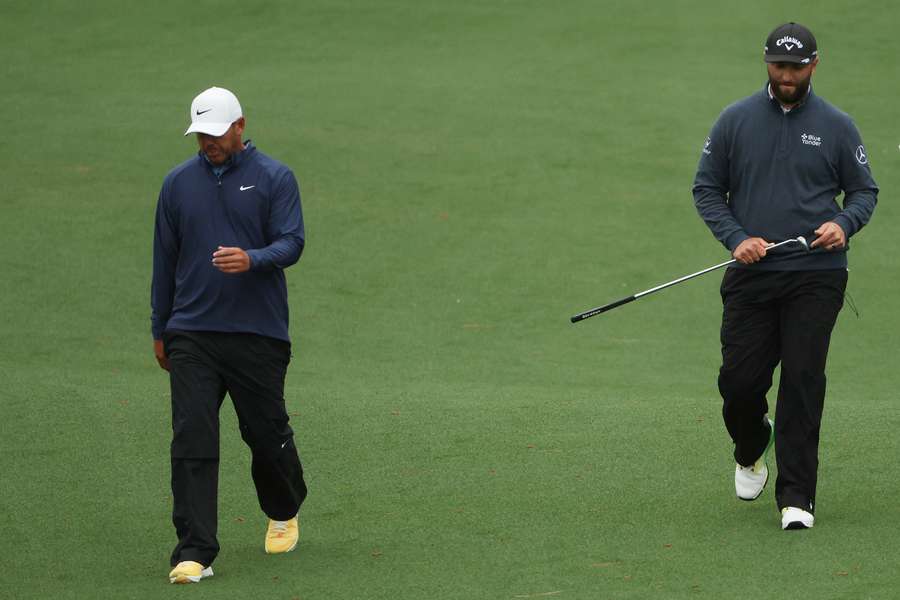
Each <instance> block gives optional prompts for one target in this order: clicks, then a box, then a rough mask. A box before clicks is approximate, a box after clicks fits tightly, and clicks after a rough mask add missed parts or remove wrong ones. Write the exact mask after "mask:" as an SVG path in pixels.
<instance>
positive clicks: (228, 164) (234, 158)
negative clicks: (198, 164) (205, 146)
mask: <svg viewBox="0 0 900 600" xmlns="http://www.w3.org/2000/svg"><path fill="white" fill-rule="evenodd" d="M255 149H256V147H255V146H254V145H253V142H252V141H251V140H247V141H246V142H244V149H243V150H241V151H240V152H237V153H235V154H232V155H231V156H229V157H228V160H226V161H225V162H224V163H222V164H221V165H214V164H212V163H211V162H210V160H209V157H207V156H206V154H204V152H203V151H202V150H201V151H199V152H198V154H199V155H200V156H202V157H203V160H204V161H205V162H206V164H207V165H208V166H209V168H210V169H212V172H213V173H214V174H215V175H216V177H221V176H222V173H224V172H225V171H228V170H229V169H234V168H237V167H238V166H239V165H240V164H241V163H242V162H244V160H245V159H246V157H247V156H248V155H249V154H250V151H251V150H255Z"/></svg>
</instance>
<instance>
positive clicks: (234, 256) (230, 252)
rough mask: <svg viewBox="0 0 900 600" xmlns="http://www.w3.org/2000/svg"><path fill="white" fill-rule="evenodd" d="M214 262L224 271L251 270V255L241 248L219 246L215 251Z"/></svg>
mask: <svg viewBox="0 0 900 600" xmlns="http://www.w3.org/2000/svg"><path fill="white" fill-rule="evenodd" d="M212 263H213V265H214V266H215V267H216V268H217V269H219V270H220V271H222V272H223V273H243V272H244V271H249V270H250V256H248V255H247V253H246V252H244V251H243V250H242V249H240V248H226V247H222V246H219V249H218V250H216V251H215V252H213V259H212Z"/></svg>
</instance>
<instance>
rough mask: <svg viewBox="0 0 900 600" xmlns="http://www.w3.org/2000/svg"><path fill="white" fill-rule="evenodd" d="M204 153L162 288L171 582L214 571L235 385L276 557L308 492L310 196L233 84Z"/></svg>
mask: <svg viewBox="0 0 900 600" xmlns="http://www.w3.org/2000/svg"><path fill="white" fill-rule="evenodd" d="M191 121H192V122H191V126H190V127H189V128H188V130H187V132H186V133H185V135H188V134H190V133H196V135H197V141H198V143H199V146H200V153H199V154H198V155H197V156H195V157H194V158H191V159H190V160H188V161H186V162H184V163H183V164H181V165H179V166H178V167H176V168H175V169H173V170H172V171H171V172H170V173H169V174H168V176H167V177H166V178H165V180H164V181H163V185H162V190H161V191H160V194H159V202H158V204H157V209H156V227H155V235H154V241H153V283H152V286H151V305H152V309H153V310H152V317H151V320H152V333H153V340H154V343H153V346H154V352H155V354H156V359H157V361H158V362H159V365H160V367H162V368H163V369H165V370H166V371H168V372H169V379H170V384H171V390H172V445H171V464H172V496H173V508H172V522H173V524H174V525H175V533H176V535H177V537H178V543H177V545H176V546H175V549H174V550H173V552H172V555H171V558H170V564H171V567H172V570H171V572H170V573H169V581H171V582H172V583H196V582H198V581H200V580H201V579H203V578H205V577H209V576H211V575H212V566H211V565H212V563H213V561H214V560H215V558H216V556H217V554H218V552H219V542H218V539H217V537H216V532H217V527H218V523H217V518H216V515H217V502H218V500H217V494H218V491H217V489H218V472H219V471H218V469H219V408H220V406H221V404H222V401H223V400H224V398H225V394H226V393H227V394H228V395H229V396H230V397H231V400H232V402H233V404H234V408H235V412H236V413H237V418H238V423H239V425H240V432H241V437H242V438H243V440H244V441H245V442H246V443H247V445H248V446H249V447H250V450H251V452H252V463H251V475H252V478H253V483H254V485H255V487H256V494H257V498H258V499H259V505H260V508H261V509H262V511H263V512H264V513H265V514H266V515H267V516H268V518H269V525H268V529H267V532H266V536H265V543H264V548H265V551H266V552H267V553H270V554H276V553H282V552H290V551H291V550H293V549H294V547H295V546H296V545H297V541H298V539H299V522H298V512H299V509H300V505H301V504H302V503H303V500H304V499H305V498H306V494H307V489H306V483H305V481H304V478H303V467H302V465H301V463H300V458H299V455H298V453H297V448H296V446H295V445H294V436H293V430H292V429H291V426H290V425H289V424H288V421H289V417H288V414H287V411H286V409H285V400H284V380H285V375H286V373H287V368H288V364H289V363H290V360H291V344H290V337H289V336H288V302H287V286H286V283H285V276H284V269H286V268H287V267H289V266H290V265H292V264H294V263H295V262H297V260H298V259H299V258H300V253H301V252H302V250H303V243H304V237H303V217H302V213H301V209H300V192H299V188H298V185H297V181H296V179H295V178H294V175H293V173H291V171H290V169H288V168H287V167H286V166H284V165H283V164H281V163H279V162H278V161H276V160H273V159H271V158H269V157H268V156H266V155H264V154H262V153H261V152H259V151H258V150H257V149H256V148H255V147H254V146H253V144H252V143H250V142H249V141H247V142H244V141H243V140H242V137H241V136H242V133H243V131H244V124H245V120H244V116H243V112H242V110H241V106H240V104H239V103H238V100H237V98H236V97H235V96H234V94H232V93H231V92H229V91H228V90H225V89H222V88H215V87H214V88H210V89H208V90H206V91H204V92H203V93H201V94H200V95H198V96H197V97H196V98H195V99H194V101H193V103H192V104H191Z"/></svg>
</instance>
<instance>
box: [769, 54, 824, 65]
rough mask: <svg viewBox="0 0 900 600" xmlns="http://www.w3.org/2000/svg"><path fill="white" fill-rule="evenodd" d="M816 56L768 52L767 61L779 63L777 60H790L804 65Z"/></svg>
mask: <svg viewBox="0 0 900 600" xmlns="http://www.w3.org/2000/svg"><path fill="white" fill-rule="evenodd" d="M813 60H815V57H814V56H813V57H809V56H796V55H790V54H766V56H765V61H766V62H767V63H777V62H789V63H798V64H803V65H808V64H810V63H811V62H812V61H813Z"/></svg>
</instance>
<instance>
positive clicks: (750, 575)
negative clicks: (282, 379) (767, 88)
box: [0, 0, 900, 600]
mask: <svg viewBox="0 0 900 600" xmlns="http://www.w3.org/2000/svg"><path fill="white" fill-rule="evenodd" d="M898 19H900V6H898V5H897V4H896V3H893V2H888V1H887V0H883V1H880V2H867V3H865V4H862V5H859V4H848V3H845V2H837V1H833V0H827V1H819V2H812V1H799V2H795V3H792V4H790V5H789V6H788V5H785V4H784V3H783V2H774V1H770V0H769V1H764V2H754V3H747V2H737V1H734V0H729V1H725V2H700V1H674V2H670V3H657V2H624V1H605V2H604V1H571V2H569V1H566V2H559V3H547V2H536V1H527V0H521V1H516V0H510V1H497V2H474V1H468V0H465V1H459V2H435V1H430V0H427V1H418V2H412V1H400V0H397V1H376V2H358V1H357V2H353V1H329V2H321V1H302V2H259V1H245V2H232V1H220V2H210V1H206V0H197V1H193V2H185V3H182V2H173V1H171V0H160V1H157V2H147V3H136V2H101V1H95V2H61V1H32V2H25V1H24V0H11V1H6V2H4V3H3V5H2V6H0V50H2V55H3V57H4V60H3V63H2V66H0V69H2V73H3V82H4V83H3V84H2V86H0V100H2V103H0V106H2V111H3V114H4V116H5V119H4V128H5V131H4V134H5V136H4V143H3V145H2V147H0V164H2V165H3V173H4V175H3V182H2V184H0V248H2V249H3V251H4V252H3V255H4V260H3V261H2V262H0V275H2V277H0V282H2V284H0V285H2V292H0V315H2V318H0V339H2V340H3V344H2V346H0V373H2V375H3V384H2V385H0V431H2V436H0V473H2V476H0V480H2V494H0V502H2V504H0V508H2V509H3V510H2V511H0V597H3V598H23V599H24V598H51V597H52V598H107V597H108V598H138V599H142V598H165V597H170V596H175V595H184V594H190V595H191V596H192V597H195V598H226V599H229V598H267V599H273V600H274V599H282V600H296V599H302V600H313V599H356V598H366V599H369V598H372V599H375V598H390V599H398V598H411V599H412V598H414V599H421V598H501V599H505V598H510V599H512V598H545V597H552V598H561V599H568V598H572V599H575V598H699V597H703V598H717V599H718V598H726V599H727V598H735V599H738V598H740V599H743V598H748V597H754V596H758V597H767V598H792V599H793V598H852V599H860V598H894V597H896V589H897V586H898V583H900V581H898V579H900V578H898V575H897V560H896V557H897V554H898V550H900V541H898V539H897V536H896V524H897V522H898V518H900V508H898V504H897V501H896V498H897V497H898V495H900V484H898V481H897V478H896V476H895V474H894V471H893V468H894V467H893V462H892V461H893V459H894V458H895V457H896V456H897V451H898V438H897V435H896V431H897V428H898V425H900V413H898V410H897V399H898V398H897V391H896V389H897V382H896V376H895V375H894V373H893V368H892V367H891V365H892V364H893V363H892V360H893V359H891V356H893V355H894V354H895V353H896V338H895V337H894V336H895V332H896V331H897V327H898V317H897V311H896V309H895V306H896V298H897V296H898V289H897V288H898V285H900V284H898V278H897V277H896V265H897V260H896V258H895V256H894V252H893V251H892V250H891V248H892V246H891V245H890V244H891V242H890V236H891V235H892V232H893V231H894V230H895V229H896V222H897V209H896V206H895V205H894V203H893V202H892V200H893V196H894V194H893V191H894V190H895V189H897V187H898V183H900V182H898V171H897V165H898V146H897V144H898V142H900V135H898V131H897V130H898V126H897V119H896V116H895V115H894V108H893V105H894V102H893V100H894V99H895V98H896V97H898V95H900V89H898V87H900V80H898V78H897V77H896V75H897V69H896V56H897V53H898V51H900V44H898V41H897V38H896V35H895V29H896V27H895V25H896V23H897V22H898ZM788 20H797V21H800V22H803V23H804V24H806V25H808V26H809V27H810V28H811V29H812V30H813V31H814V32H815V34H816V36H817V38H818V41H819V47H820V54H821V57H822V61H821V64H820V66H819V68H818V70H817V72H816V75H815V77H814V85H815V88H816V91H817V93H818V94H820V95H821V96H823V97H824V98H826V99H827V100H829V101H830V102H832V103H833V104H835V105H837V106H838V107H840V108H841V109H843V110H845V111H847V112H848V113H850V114H851V115H852V116H853V117H854V119H855V121H856V123H857V126H858V127H859V129H860V130H861V132H862V134H863V138H864V140H865V142H866V145H867V149H868V152H869V156H870V159H871V162H872V168H873V172H874V174H875V178H876V180H877V181H878V183H879V185H880V186H881V189H882V193H881V204H880V205H879V206H878V209H877V210H876V213H875V216H874V218H873V221H872V223H871V225H870V226H869V227H867V228H866V229H864V230H863V231H862V232H861V233H860V234H859V235H858V236H856V237H855V238H854V240H853V249H852V252H851V253H850V264H851V276H850V284H849V288H848V290H849V292H850V294H851V296H852V298H853V300H854V302H855V304H856V306H857V307H858V309H859V312H860V317H859V318H857V317H856V316H854V315H853V314H852V312H851V311H849V310H845V311H844V313H843V314H842V315H841V318H840V320H839V323H838V326H837V328H836V331H835V335H834V337H833V344H832V351H831V355H830V361H829V371H828V374H829V392H828V398H827V400H826V411H825V418H824V425H823V431H822V443H821V447H820V460H821V467H820V474H819V481H820V483H819V491H818V506H817V513H816V519H817V521H816V527H815V529H813V530H811V531H808V532H803V533H801V534H787V533H783V532H781V530H780V527H779V518H778V514H777V511H776V507H775V504H774V495H773V487H774V486H770V488H769V489H767V491H766V492H765V493H764V495H763V496H762V497H761V499H760V500H759V501H757V502H754V503H742V502H738V501H737V500H735V498H734V491H733V484H732V471H733V462H732V458H731V444H730V441H729V439H728V436H727V434H726V432H725V430H724V427H723V426H722V424H721V422H720V417H719V413H720V400H719V397H718V393H717V389H716V383H715V381H716V379H715V378H716V374H717V369H718V364H719V363H718V361H719V346H718V328H719V319H720V314H721V306H720V301H719V297H718V283H719V275H709V276H706V277H705V278H701V279H699V280H696V281H693V282H691V283H689V284H685V285H683V286H678V287H676V288H673V289H671V290H667V291H666V292H663V293H662V294H658V295H655V296H652V297H650V298H647V299H645V300H642V301H641V302H639V303H635V304H631V305H629V306H627V307H623V308H621V309H618V310H617V311H615V312H614V313H610V314H608V315H604V316H602V317H597V318H595V319H591V320H590V321H587V322H585V323H582V324H579V325H576V326H573V325H570V324H569V321H568V317H569V316H571V315H572V314H574V313H576V312H579V311H581V310H585V309H587V308H590V307H592V306H597V305H599V304H603V303H605V302H608V301H611V300H614V299H617V298H619V297H622V296H625V295H628V294H631V293H633V292H636V291H639V290H642V289H646V288H648V287H651V286H652V285H655V284H657V283H660V282H662V281H667V280H669V279H673V278H675V277H677V276H680V275H683V274H685V273H688V272H692V271H695V270H698V269H700V268H702V267H705V266H708V265H711V264H715V263H717V262H720V261H722V260H725V259H726V258H727V252H726V251H725V250H724V249H723V248H722V247H721V246H720V245H719V244H718V243H717V242H716V241H715V240H714V239H713V238H712V236H711V234H710V233H709V232H708V230H707V229H706V227H705V226H704V225H703V223H702V222H701V220H700V219H699V217H698V216H697V215H696V212H695V210H694V207H693V203H692V199H691V194H690V186H691V183H692V180H693V176H694V170H695V168H696V164H697V160H698V157H699V151H700V148H701V147H702V144H703V141H704V139H705V138H706V135H707V132H708V130H709V127H710V126H711V124H712V122H713V120H714V119H715V118H716V116H717V115H718V113H719V112H720V110H721V109H722V108H723V107H724V106H725V105H727V104H729V103H730V102H732V101H734V100H736V99H738V98H741V97H743V96H746V95H748V94H750V93H753V92H755V91H757V90H758V89H760V88H761V87H762V85H763V84H764V82H765V77H766V76H765V68H764V66H763V63H762V61H761V53H762V46H763V42H764V40H765V37H766V35H767V34H768V32H769V31H770V30H771V29H772V28H773V27H774V26H775V25H777V24H779V23H781V22H784V21H788ZM211 85H219V86H223V87H227V88H229V89H231V90H233V91H235V92H236V93H237V95H238V97H239V98H240V100H241V103H242V105H243V107H244V111H245V115H246V117H247V134H248V137H250V138H251V139H252V140H253V141H254V143H256V144H257V146H258V147H259V148H260V150H262V151H263V152H266V153H268V154H270V155H272V156H274V157H276V158H278V159H280V160H282V161H283V162H285V163H287V164H288V165H289V166H291V167H292V168H293V169H294V171H295V173H296V175H297V177H298V179H299V181H300V184H301V190H302V194H303V208H304V216H305V220H306V226H307V247H306V250H305V252H304V255H303V258H302V259H301V261H300V263H299V264H298V265H296V266H294V267H292V268H291V269H290V270H289V271H288V281H289V288H290V300H291V309H292V321H291V331H292V335H293V338H294V362H293V363H292V366H291V369H290V370H289V373H288V382H287V391H286V395H287V399H288V405H289V410H290V412H291V414H292V416H293V424H294V427H295V431H296V434H297V445H298V447H299V449H300V451H301V456H302V457H303V460H304V464H305V467H306V471H307V477H308V481H309V485H310V489H311V493H310V496H309V499H308V501H307V503H306V504H305V505H304V508H303V511H302V513H301V517H302V525H301V527H302V534H301V543H300V545H299V546H298V548H297V550H296V551H295V552H293V553H291V554H289V555H285V556H274V557H273V556H266V555H265V554H264V553H263V551H262V544H263V534H264V528H265V517H264V515H262V513H261V512H260V510H259V508H258V505H257V503H256V498H255V494H254V492H253V488H252V484H251V482H250V477H249V457H248V452H247V450H246V448H245V447H244V446H243V443H242V442H241V440H240V437H239V435H238V432H237V425H236V419H235V417H234V413H233V410H232V409H231V407H230V404H229V403H226V405H224V407H223V411H222V427H223V431H224V433H223V436H222V467H221V476H220V479H221V480H220V504H219V521H220V535H219V539H220V542H221V544H222V552H221V554H220V556H219V558H218V560H217V561H216V563H215V570H216V576H215V577H214V578H212V579H210V580H208V581H203V582H202V583H201V584H200V585H197V586H191V587H190V589H189V591H188V590H185V589H184V588H181V587H180V586H170V585H168V583H167V578H166V576H167V573H168V555H169V552H170V551H171V548H172V546H173V545H174V542H175V536H174V530H173V528H172V526H171V523H170V517H169V515H170V502H171V500H170V492H169V487H168V481H169V460H168V443H169V437H170V422H169V399H168V383H167V378H166V377H165V375H164V373H163V372H162V371H160V370H159V368H158V367H157V366H156V363H155V361H154V360H153V356H152V350H151V339H150V334H149V285H150V283H149V282H150V269H151V244H152V228H153V215H154V210H155V203H156V197H157V193H158V190H159V185H160V183H161V181H162V178H163V177H164V175H165V174H166V172H167V171H168V170H169V169H170V168H171V167H172V166H174V165H176V164H178V163H179V162H181V161H182V160H184V159H185V158H187V157H189V156H190V155H191V154H193V153H194V152H195V151H196V145H195V141H194V140H193V138H190V137H189V138H183V137H182V135H181V134H182V133H183V131H184V129H185V128H186V126H187V124H188V122H189V117H188V109H189V105H190V101H191V99H192V98H193V97H194V96H195V95H196V94H197V93H199V92H200V91H201V90H203V89H205V88H207V87H209V86H211Z"/></svg>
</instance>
